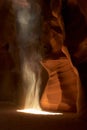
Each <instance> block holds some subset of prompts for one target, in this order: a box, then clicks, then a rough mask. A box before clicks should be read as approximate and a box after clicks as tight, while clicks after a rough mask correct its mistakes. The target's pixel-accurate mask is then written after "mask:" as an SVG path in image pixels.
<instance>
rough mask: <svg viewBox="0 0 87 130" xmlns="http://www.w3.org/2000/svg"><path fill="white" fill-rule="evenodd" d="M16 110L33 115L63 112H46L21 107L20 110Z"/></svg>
mask: <svg viewBox="0 0 87 130" xmlns="http://www.w3.org/2000/svg"><path fill="white" fill-rule="evenodd" d="M17 112H22V113H29V114H35V115H63V113H54V112H47V111H42V110H37V109H21V110H17Z"/></svg>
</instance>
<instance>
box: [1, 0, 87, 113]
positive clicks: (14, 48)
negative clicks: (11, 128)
mask: <svg viewBox="0 0 87 130" xmlns="http://www.w3.org/2000/svg"><path fill="white" fill-rule="evenodd" d="M37 2H38V3H39V4H40V5H42V1H40V0H37ZM57 2H58V7H59V8H58V10H57V7H55V4H54V7H55V8H54V7H52V8H53V10H54V12H55V9H56V10H57V12H58V13H59V14H60V10H61V8H60V7H61V3H62V12H61V14H60V15H62V16H63V17H62V18H63V22H64V29H65V34H63V35H65V40H64V39H63V37H62V39H63V40H64V41H63V42H64V45H65V46H66V47H67V48H68V50H69V53H70V55H71V59H72V63H73V64H74V65H75V66H76V68H77V70H78V72H79V75H80V79H81V83H82V89H83V90H82V91H83V92H84V93H81V95H84V96H82V97H81V98H83V99H81V100H80V103H81V104H83V105H82V108H81V109H82V111H83V110H84V111H85V108H86V107H87V72H86V65H87V22H86V19H87V18H86V17H87V16H86V12H87V10H86V7H87V2H86V0H79V2H78V0H77V1H76V0H67V2H66V1H63V2H61V0H60V1H59V0H57ZM53 3H55V0H54V1H53ZM56 5H57V4H56ZM45 9H46V11H45V16H46V15H48V14H49V11H48V10H47V7H46V8H45ZM47 13H48V14H47ZM54 15H56V14H55V13H54ZM45 18H46V17H45ZM18 27H19V26H18ZM18 27H17V26H16V18H15V11H14V9H13V6H12V1H10V0H0V101H7V102H13V103H14V104H18V105H19V104H23V100H24V99H23V100H22V103H20V97H21V95H22V97H25V93H23V92H22V91H24V90H23V88H22V87H21V86H22V82H21V80H22V79H21V78H20V77H21V73H20V72H21V69H20V59H19V55H20V54H19V47H18V41H17V35H18V33H19V32H18V30H17V29H18ZM60 27H61V23H60ZM61 28H62V27H61ZM63 31H64V30H63V28H62V33H64V32H63ZM59 32H61V31H60V30H59ZM21 35H24V34H21ZM22 38H23V39H22V41H23V40H24V39H26V38H24V37H22ZM44 39H45V38H44ZM29 51H30V50H29ZM31 51H32V49H31ZM34 60H37V59H34ZM35 67H36V66H35ZM40 67H41V69H42V70H43V71H41V76H42V79H44V80H42V86H43V90H44V86H45V85H46V82H47V80H48V74H47V71H46V70H45V69H44V68H43V67H42V66H41V65H40ZM20 90H21V93H20ZM43 90H42V92H43ZM42 92H41V93H42ZM80 92H81V90H80ZM22 97H21V98H22ZM80 103H79V104H80ZM19 106H20V105H19Z"/></svg>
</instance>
